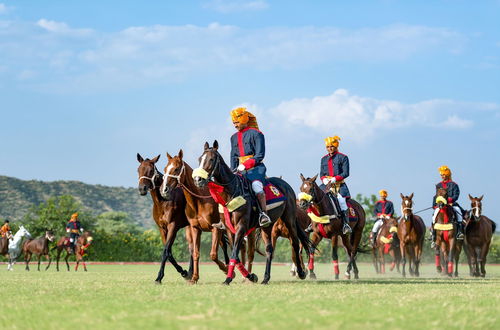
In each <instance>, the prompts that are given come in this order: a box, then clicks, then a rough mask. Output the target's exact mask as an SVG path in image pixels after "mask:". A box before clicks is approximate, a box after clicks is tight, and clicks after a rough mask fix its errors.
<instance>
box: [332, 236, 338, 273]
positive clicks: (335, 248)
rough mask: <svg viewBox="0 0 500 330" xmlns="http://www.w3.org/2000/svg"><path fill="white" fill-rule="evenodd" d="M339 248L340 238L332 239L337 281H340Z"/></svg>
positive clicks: (334, 271) (334, 270) (334, 269)
mask: <svg viewBox="0 0 500 330" xmlns="http://www.w3.org/2000/svg"><path fill="white" fill-rule="evenodd" d="M338 250H339V247H338V236H334V237H332V261H333V274H334V275H335V279H336V280H338V279H339V274H340V271H339V253H338V252H339V251H338Z"/></svg>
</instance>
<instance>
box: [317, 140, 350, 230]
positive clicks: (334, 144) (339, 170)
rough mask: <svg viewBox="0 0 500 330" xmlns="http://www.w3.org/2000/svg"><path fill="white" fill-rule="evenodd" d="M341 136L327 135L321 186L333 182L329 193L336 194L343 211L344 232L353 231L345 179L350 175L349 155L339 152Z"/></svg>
mask: <svg viewBox="0 0 500 330" xmlns="http://www.w3.org/2000/svg"><path fill="white" fill-rule="evenodd" d="M339 141H340V138H339V137H338V136H334V137H327V138H326V139H325V145H326V151H328V154H326V155H325V156H323V158H321V167H320V176H321V181H322V182H323V185H322V186H320V187H321V188H322V189H323V190H325V188H326V186H327V185H328V184H329V183H331V188H330V191H329V192H328V194H331V195H334V194H336V195H337V196H336V197H337V200H338V202H339V205H340V209H341V210H342V212H339V213H340V217H341V218H342V223H343V224H344V226H343V228H342V232H343V233H344V234H347V233H350V232H352V230H351V227H350V226H349V222H348V220H349V215H348V212H349V211H348V208H347V202H346V199H347V198H350V194H349V189H348V188H347V185H346V183H345V182H344V180H345V179H346V178H347V177H348V176H349V157H347V156H346V155H344V154H342V153H340V152H338V147H339Z"/></svg>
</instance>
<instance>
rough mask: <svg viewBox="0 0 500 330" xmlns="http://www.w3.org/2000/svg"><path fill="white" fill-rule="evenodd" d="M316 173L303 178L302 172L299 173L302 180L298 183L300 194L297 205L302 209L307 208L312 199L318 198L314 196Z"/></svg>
mask: <svg viewBox="0 0 500 330" xmlns="http://www.w3.org/2000/svg"><path fill="white" fill-rule="evenodd" d="M317 177H318V175H317V174H316V175H315V176H313V177H312V178H307V179H306V178H305V177H304V176H303V175H302V173H300V179H301V180H302V184H301V185H300V194H299V196H298V197H299V207H300V208H301V209H303V210H305V209H307V208H308V207H309V206H310V205H311V204H312V203H314V200H315V199H316V200H317V199H318V198H317V197H318V196H316V190H317V188H318V185H317V184H316V178H317Z"/></svg>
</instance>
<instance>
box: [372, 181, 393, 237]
mask: <svg viewBox="0 0 500 330" xmlns="http://www.w3.org/2000/svg"><path fill="white" fill-rule="evenodd" d="M378 193H379V195H380V200H379V201H378V202H376V203H375V208H374V209H373V215H374V216H375V217H377V221H375V224H374V225H373V229H372V232H371V233H370V239H371V240H372V244H373V245H375V242H376V240H377V233H378V231H379V229H380V227H382V224H383V223H384V219H390V218H392V216H393V215H394V205H393V204H392V202H391V201H389V200H387V191H386V190H384V189H382V190H380V191H379V192H378Z"/></svg>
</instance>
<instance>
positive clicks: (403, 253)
mask: <svg viewBox="0 0 500 330" xmlns="http://www.w3.org/2000/svg"><path fill="white" fill-rule="evenodd" d="M399 247H400V249H401V266H402V269H401V275H402V276H403V277H406V243H405V242H404V241H403V240H401V242H400V243H399Z"/></svg>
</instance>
